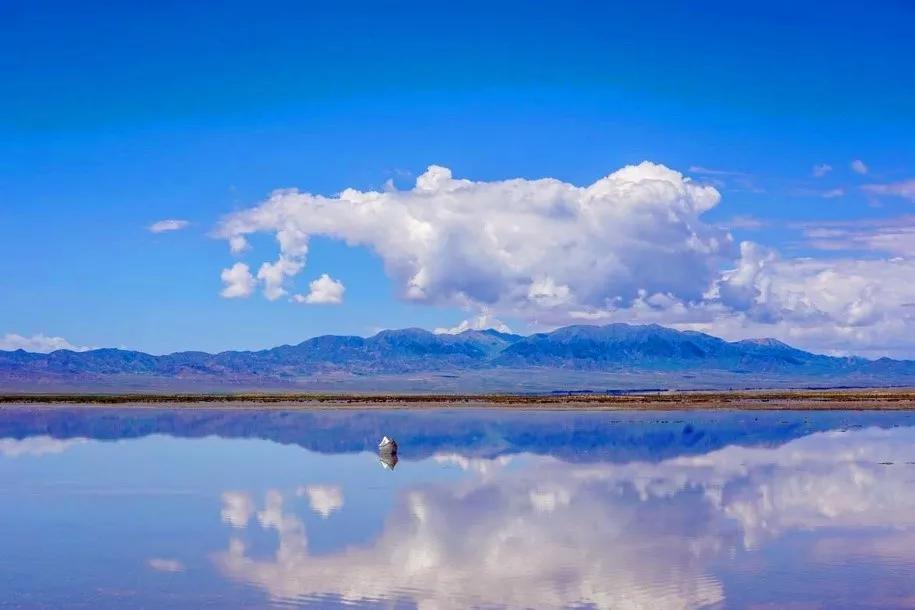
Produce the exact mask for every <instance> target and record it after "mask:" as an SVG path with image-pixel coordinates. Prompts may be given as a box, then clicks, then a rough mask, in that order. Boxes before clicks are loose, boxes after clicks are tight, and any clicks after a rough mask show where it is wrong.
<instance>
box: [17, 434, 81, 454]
mask: <svg viewBox="0 0 915 610" xmlns="http://www.w3.org/2000/svg"><path fill="white" fill-rule="evenodd" d="M85 442H86V439H84V438H70V439H66V440H61V439H57V438H52V437H50V436H29V437H27V438H21V439H20V438H0V455H2V456H4V457H20V456H32V457H38V456H42V455H54V454H58V453H63V452H64V451H66V450H68V449H70V448H71V447H74V446H76V445H80V444H82V443H85Z"/></svg>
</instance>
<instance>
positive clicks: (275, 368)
mask: <svg viewBox="0 0 915 610" xmlns="http://www.w3.org/2000/svg"><path fill="white" fill-rule="evenodd" d="M500 371H504V376H505V377H506V378H508V377H512V381H511V384H510V385H509V384H508V383H507V382H506V383H505V384H503V385H504V386H505V389H512V390H519V389H523V388H525V387H530V388H531V389H535V388H536V389H537V391H542V390H543V388H544V383H547V384H553V386H555V387H556V388H557V389H577V388H579V387H581V386H582V385H583V384H586V385H588V386H589V387H592V385H593V384H592V383H591V380H590V378H589V377H588V374H589V373H588V372H589V371H590V372H592V373H593V376H594V377H593V378H594V382H595V383H599V384H600V385H601V387H602V389H612V388H613V387H615V386H617V384H616V383H615V382H614V379H620V383H619V385H618V387H632V386H633V384H635V385H643V386H644V385H645V384H648V386H647V387H703V386H702V382H701V377H707V378H709V379H714V380H715V381H714V385H715V387H719V386H727V387H731V386H733V387H759V386H760V385H772V384H777V385H779V386H785V385H806V384H808V383H811V384H816V385H843V384H853V385H902V384H915V362H911V361H900V360H891V359H888V358H883V359H880V360H873V361H872V360H866V359H863V358H835V357H830V356H822V355H817V354H811V353H809V352H805V351H803V350H799V349H795V348H793V347H791V346H788V345H785V344H784V343H781V342H779V341H776V340H773V339H753V340H744V341H736V342H728V341H724V340H722V339H719V338H717V337H713V336H711V335H707V334H704V333H698V332H683V331H677V330H673V329H670V328H664V327H662V326H657V325H647V326H633V325H628V324H610V325H606V326H584V325H581V326H568V327H564V328H560V329H557V330H555V331H553V332H549V333H537V334H534V335H530V336H527V337H523V336H520V335H513V334H508V333H500V332H497V331H494V330H483V331H475V330H474V331H465V332H463V333H460V334H456V335H448V334H443V335H438V334H434V333H431V332H429V331H426V330H422V329H418V328H408V329H402V330H386V331H382V332H380V333H378V334H376V335H374V336H371V337H367V338H364V337H355V336H333V335H325V336H321V337H314V338H312V339H308V340H306V341H303V342H302V343H299V344H298V345H283V346H279V347H275V348H271V349H266V350H261V351H229V352H222V353H219V354H208V353H205V352H177V353H174V354H168V355H164V356H153V355H150V354H145V353H142V352H136V351H129V350H119V349H98V350H91V351H86V352H72V351H68V350H60V351H56V352H52V353H50V354H33V353H28V352H24V351H22V350H18V351H15V352H0V387H5V388H11V387H15V388H17V389H23V388H29V387H30V386H31V385H34V386H35V387H37V388H43V387H54V386H60V385H66V386H76V387H79V386H81V385H85V384H91V383H95V384H98V383H102V384H106V385H111V386H113V389H116V388H117V387H118V386H119V385H124V386H126V387H136V386H142V385H143V384H145V383H150V380H156V381H155V385H156V386H157V387H162V386H164V387H167V386H168V385H169V383H170V382H172V381H173V382H177V381H179V380H180V381H182V382H186V384H185V385H187V384H192V383H193V382H195V381H199V382H200V383H201V384H205V385H206V386H207V387H208V388H212V387H218V386H220V385H222V384H225V385H227V386H237V385H244V386H245V387H259V386H265V387H266V386H272V385H276V384H292V385H295V384H297V383H300V382H303V381H305V380H308V381H309V382H310V383H312V385H314V384H315V383H324V382H327V381H328V380H334V383H338V384H341V385H340V387H341V389H345V388H346V387H348V385H347V384H350V385H351V383H350V381H348V380H352V379H356V378H360V379H364V378H380V377H381V376H385V377H386V378H388V380H389V382H390V383H393V385H394V387H397V379H398V377H397V376H405V375H407V376H410V375H412V377H410V387H411V388H416V387H418V388H420V389H421V388H423V387H424V386H423V384H422V380H423V375H424V374H429V375H433V374H434V375H438V376H439V377H442V376H444V377H442V378H455V379H458V380H460V379H461V378H466V379H484V378H485V379H486V380H487V381H486V382H485V384H484V385H485V387H486V389H490V390H496V389H499V388H500V387H501V386H500V383H499V381H498V379H499V375H500V374H503V373H500ZM524 371H530V372H531V373H530V374H531V375H536V376H537V377H538V379H536V380H534V379H533V378H531V381H530V382H525V380H524ZM598 373H600V375H598ZM417 375H418V376H419V377H417ZM697 376H698V377H700V380H699V381H695V378H696V377H697ZM624 377H625V383H624V382H623V380H624ZM598 378H599V379H600V381H599V382H597V379H598ZM519 379H520V380H519ZM546 379H549V381H548V382H547V381H544V380H546ZM634 379H638V381H633V380H634ZM684 379H690V380H693V381H689V383H683V380H684ZM678 380H679V381H678ZM432 385H434V384H430V385H429V388H430V389H432ZM439 385H441V384H439ZM709 387H711V386H709ZM449 388H451V389H453V390H460V389H461V385H460V381H456V382H454V383H450V384H449ZM477 389H482V388H477V387H467V388H466V390H467V391H475V390H477Z"/></svg>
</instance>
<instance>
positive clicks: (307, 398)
mask: <svg viewBox="0 0 915 610" xmlns="http://www.w3.org/2000/svg"><path fill="white" fill-rule="evenodd" d="M23 404H30V405H36V406H38V405H47V406H52V405H68V406H74V405H80V406H86V407H98V406H115V405H117V406H123V407H129V408H143V407H159V408H161V407H174V408H191V409H192V408H201V407H220V408H225V407H229V408H241V409H280V408H281V409H372V408H384V409H396V408H406V409H434V408H447V409H452V408H461V407H467V408H483V407H489V408H509V409H512V408H514V409H603V410H653V409H658V410H681V409H744V410H770V409H792V410H794V409H797V410H913V409H915V389H912V388H891V389H856V390H791V391H785V390H778V391H767V390H755V391H742V392H660V393H644V394H624V395H611V394H574V393H573V394H550V395H508V394H500V395H441V394H439V395H422V394H415V395H413V394H8V395H0V408H3V407H4V406H12V405H23Z"/></svg>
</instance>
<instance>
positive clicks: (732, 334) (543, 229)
mask: <svg viewBox="0 0 915 610" xmlns="http://www.w3.org/2000/svg"><path fill="white" fill-rule="evenodd" d="M693 169H694V170H695V169H696V168H693ZM700 169H701V168H700ZM703 171H706V172H707V171H708V170H703ZM900 184H903V183H900ZM881 187H886V188H881ZM864 188H866V189H869V190H870V192H873V193H876V194H901V195H902V196H906V195H905V193H907V192H908V191H907V190H905V188H904V187H902V186H894V187H892V190H891V189H890V187H889V185H869V186H868V187H864ZM817 193H819V194H820V195H821V196H824V197H837V196H841V195H842V194H843V193H844V191H842V190H841V189H834V190H832V191H817ZM720 199H721V197H720V194H719V192H718V191H717V190H716V189H715V188H714V187H712V186H709V185H703V184H697V183H695V182H693V181H692V180H691V179H690V178H689V177H686V176H684V175H683V174H681V173H679V172H677V171H674V170H672V169H669V168H667V167H664V166H662V165H657V164H654V163H650V162H647V161H646V162H643V163H641V164H639V165H632V166H627V167H624V168H622V169H620V170H618V171H615V172H613V173H611V174H609V175H608V176H606V177H604V178H601V179H599V180H597V181H595V182H593V183H592V184H589V185H585V186H577V185H574V184H570V183H567V182H563V181H560V180H555V179H551V178H544V179H537V180H529V179H521V178H517V179H510V180H500V181H491V182H483V181H473V180H467V179H461V178H455V177H454V176H453V175H452V173H451V171H450V170H449V169H447V168H444V167H439V166H430V167H429V168H428V169H427V170H426V172H425V173H423V174H421V175H420V176H418V177H417V179H416V183H415V186H414V187H413V188H411V189H409V190H396V189H390V188H389V189H387V190H384V191H359V190H356V189H352V188H349V189H345V190H344V191H342V192H341V193H339V194H338V195H335V196H323V195H314V194H311V193H303V192H299V191H297V190H281V191H276V192H274V193H273V194H272V195H271V196H270V197H269V198H268V199H267V200H265V201H263V202H262V203H260V204H258V205H256V206H254V207H251V208H249V209H245V210H242V211H240V212H237V213H234V214H231V215H229V216H227V217H225V218H224V219H223V220H222V222H221V223H220V225H219V226H218V228H217V231H216V234H217V235H218V236H219V237H222V238H223V239H225V240H227V241H228V243H229V245H230V249H231V250H232V251H233V252H235V253H239V252H241V251H244V250H246V249H248V243H249V242H248V237H249V236H250V235H252V234H255V233H266V234H270V235H273V236H274V237H275V238H276V241H277V244H278V250H279V252H278V254H277V255H275V258H274V260H272V261H270V260H267V261H266V262H263V263H261V265H260V270H259V271H258V273H257V277H256V278H255V277H253V276H252V275H251V273H250V271H249V268H248V267H247V265H246V264H245V263H236V264H235V265H234V266H233V267H231V268H229V269H226V270H224V271H223V282H224V283H225V284H226V287H225V289H224V291H223V295H224V296H227V297H229V296H234V297H242V296H248V295H250V294H252V293H253V292H254V289H255V288H257V287H258V286H259V287H260V288H262V290H263V292H264V295H265V296H266V297H267V298H268V299H278V298H280V297H282V296H285V295H287V294H289V293H290V292H292V284H293V283H294V282H295V278H296V277H297V276H298V275H300V274H301V272H302V270H303V269H305V267H306V265H307V254H308V247H309V242H310V240H311V238H312V237H315V236H320V237H326V238H331V239H336V240H341V241H343V242H345V243H346V244H347V245H350V246H353V247H365V248H368V249H370V250H372V251H373V252H374V253H376V254H377V255H378V256H379V258H380V259H381V260H382V262H383V264H384V269H385V272H386V273H387V275H388V276H389V277H390V278H391V280H392V281H393V284H394V286H395V288H396V290H397V292H398V294H399V296H400V297H401V298H403V299H405V300H408V301H413V302H418V303H424V304H430V305H446V306H455V307H460V308H462V309H464V310H467V311H469V312H470V315H469V316H468V318H469V319H468V320H467V321H465V322H463V323H461V324H459V325H458V326H456V327H454V328H439V329H436V330H437V332H461V331H462V330H467V329H470V328H482V327H483V326H482V325H484V324H485V325H487V326H495V327H497V328H498V327H499V326H498V324H497V320H498V317H511V318H514V319H520V320H523V321H525V322H527V323H529V324H531V325H534V326H537V327H539V328H548V327H555V326H559V325H563V324H570V323H608V322H632V323H648V322H654V323H660V324H667V325H672V326H676V327H680V328H693V329H698V330H704V331H707V332H712V333H715V334H719V335H722V336H725V337H727V338H732V339H736V338H745V337H748V336H760V335H762V336H774V337H777V338H779V339H782V340H784V341H787V342H793V343H795V344H796V345H798V346H799V347H803V348H807V349H813V350H817V351H829V352H844V353H848V352H851V353H862V354H863V353H867V354H868V355H874V356H879V355H895V356H900V355H905V356H912V355H915V340H912V339H908V337H915V317H913V312H915V306H913V304H915V292H913V290H912V289H910V286H913V284H912V283H911V282H910V281H909V280H908V279H907V278H909V277H911V273H912V272H913V271H915V257H912V258H910V256H911V255H910V253H909V251H907V250H906V248H905V245H906V244H908V243H909V240H910V235H909V234H908V232H905V231H901V230H899V229H894V230H892V231H886V232H884V234H883V235H876V234H874V235H873V236H872V245H873V246H874V247H873V248H872V250H874V252H875V254H879V256H884V255H885V256H886V257H885V258H880V257H879V256H877V257H873V256H872V257H868V258H867V259H861V258H858V257H859V256H860V254H856V255H852V254H851V252H852V251H853V250H854V248H848V249H847V251H846V252H845V254H844V256H843V252H842V250H843V248H841V247H836V248H831V249H833V250H836V251H835V252H832V253H831V254H832V256H831V257H830V258H823V259H809V258H787V257H785V256H783V255H782V254H781V253H779V252H777V251H776V250H773V249H770V248H767V247H765V246H764V245H760V244H756V243H753V242H743V243H742V244H737V243H735V241H734V239H733V238H732V236H731V234H730V233H729V232H728V230H727V228H726V225H725V226H722V225H721V224H720V223H713V222H710V221H706V219H705V216H704V215H705V213H706V212H708V211H709V210H711V209H712V208H714V207H715V206H717V205H718V204H719V202H720ZM808 237H810V238H812V237H813V236H812V235H808ZM821 237H822V235H821ZM846 238H848V239H846V240H845V241H846V243H849V244H850V243H851V242H850V241H849V239H851V237H850V234H849V235H846ZM866 239H868V238H865V237H861V238H860V239H859V240H858V241H859V243H864V242H865V241H866ZM819 241H820V242H821V244H822V243H825V242H826V241H829V240H825V241H824V240H823V239H820V240H819ZM841 242H842V240H832V242H831V243H832V244H833V245H838V244H840V243H841ZM880 244H882V245H880ZM250 255H251V254H247V256H250ZM342 293H343V286H342V284H339V283H338V282H335V281H334V280H333V279H332V278H331V277H330V276H328V275H327V274H323V275H321V276H320V277H319V278H318V279H317V280H315V281H313V282H311V286H310V291H309V292H308V293H307V294H305V295H302V294H296V293H294V292H293V294H292V300H293V301H298V302H305V303H326V302H336V300H337V296H339V297H342Z"/></svg>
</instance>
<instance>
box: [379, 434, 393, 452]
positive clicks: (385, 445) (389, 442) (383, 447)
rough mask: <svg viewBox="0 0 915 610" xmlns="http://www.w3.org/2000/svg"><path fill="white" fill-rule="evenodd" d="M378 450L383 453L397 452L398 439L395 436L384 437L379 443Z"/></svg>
mask: <svg viewBox="0 0 915 610" xmlns="http://www.w3.org/2000/svg"><path fill="white" fill-rule="evenodd" d="M378 450H379V451H381V452H382V453H397V441H395V440H394V439H393V438H388V437H386V436H385V437H384V438H382V439H381V442H380V443H378Z"/></svg>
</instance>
